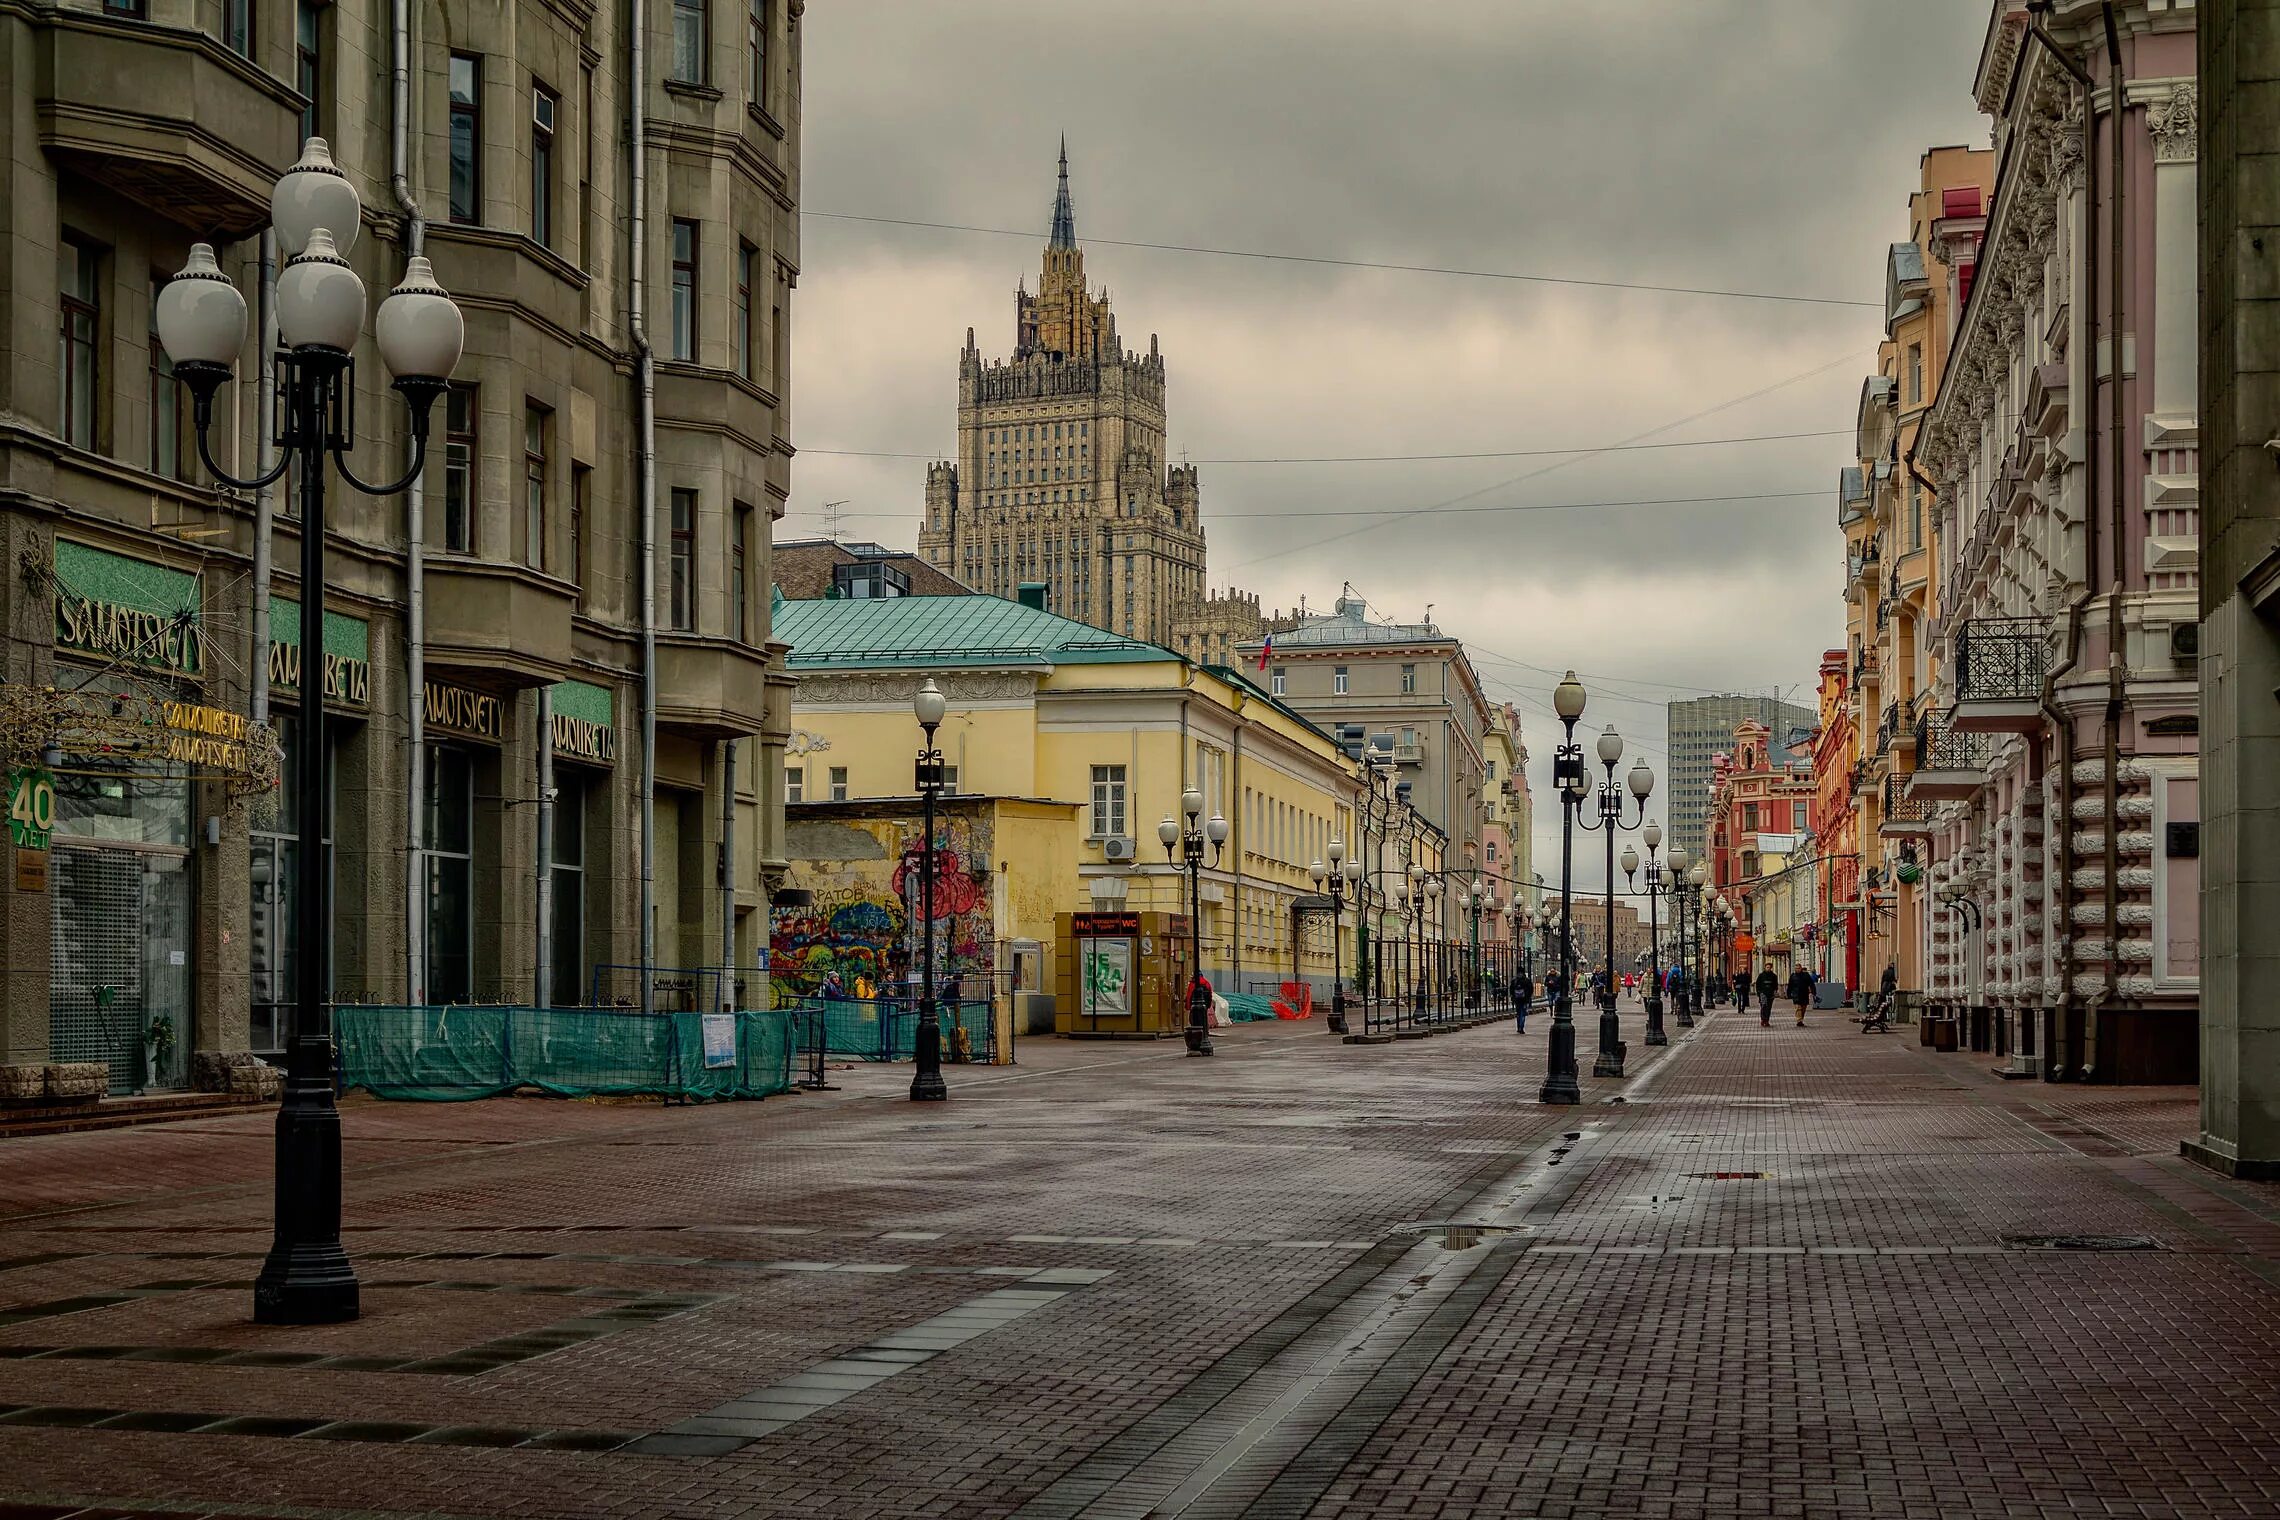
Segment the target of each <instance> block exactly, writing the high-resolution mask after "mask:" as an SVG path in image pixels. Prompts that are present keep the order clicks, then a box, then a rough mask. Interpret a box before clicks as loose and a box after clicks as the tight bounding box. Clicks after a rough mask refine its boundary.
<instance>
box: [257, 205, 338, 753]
mask: <svg viewBox="0 0 2280 1520" xmlns="http://www.w3.org/2000/svg"><path fill="white" fill-rule="evenodd" d="M256 309H257V312H258V316H257V318H256V325H255V332H256V333H257V335H258V336H257V337H256V338H255V341H256V342H257V343H259V344H260V345H261V357H260V360H259V361H258V363H259V367H258V368H257V369H256V370H255V372H254V373H255V375H256V377H257V378H256V379H255V381H254V397H255V400H254V428H253V437H254V445H253V446H254V449H255V454H254V460H255V466H256V469H257V470H258V471H259V473H261V474H263V475H267V474H268V473H269V467H270V466H271V465H272V464H273V463H275V462H276V461H275V458H274V456H273V455H272V454H271V452H270V444H271V438H270V429H269V419H270V418H271V417H274V416H276V415H277V234H276V232H275V231H274V230H271V231H268V232H264V233H263V234H262V235H261V291H260V295H259V297H258V306H257V308H256ZM276 521H277V482H275V481H271V482H270V483H269V484H268V485H265V486H263V487H262V488H261V489H260V490H258V491H256V492H254V494H253V656H252V659H251V660H250V661H249V662H248V663H250V664H251V666H252V667H253V668H252V675H253V700H252V708H253V721H254V722H256V723H267V722H268V721H269V578H270V575H271V573H272V571H273V567H274V565H275V563H276V561H275V559H274V557H273V555H272V553H271V550H270V547H269V531H270V528H271V527H272V525H274V524H275V522H276ZM301 668H302V669H303V670H307V669H308V651H307V650H303V651H302V652H301ZM306 684H307V681H306V678H304V679H303V685H306ZM318 695H319V700H320V701H321V700H322V699H323V688H322V687H321V686H320V687H319V688H318Z"/></svg>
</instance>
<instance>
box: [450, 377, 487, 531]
mask: <svg viewBox="0 0 2280 1520" xmlns="http://www.w3.org/2000/svg"><path fill="white" fill-rule="evenodd" d="M462 397H464V398H465V400H466V418H465V420H466V424H467V425H466V426H465V427H464V428H461V427H457V426H454V421H455V419H454V417H453V415H452V413H453V408H454V407H455V406H456V405H457V404H458V403H459V401H460V398H462ZM482 438H483V394H482V388H481V387H480V386H478V385H475V384H473V383H468V384H461V383H459V382H458V381H453V382H452V383H451V384H450V385H448V386H446V387H445V389H444V393H443V552H444V553H446V554H473V553H474V552H475V498H476V475H477V471H478V470H479V469H480V468H481V462H482V458H483V455H482ZM455 476H456V477H457V479H458V482H459V500H458V502H457V504H456V507H455V505H454V503H453V501H452V482H453V478H454V477H455ZM455 510H456V512H457V514H458V519H459V520H458V524H457V527H458V532H457V533H456V534H455V533H454V532H453V531H452V529H453V522H452V516H453V513H454V511H455Z"/></svg>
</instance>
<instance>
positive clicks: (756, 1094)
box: [333, 1007, 796, 1102]
mask: <svg viewBox="0 0 2280 1520" xmlns="http://www.w3.org/2000/svg"><path fill="white" fill-rule="evenodd" d="M333 1027H334V1029H335V1031H336V1034H337V1037H338V1048H339V1061H340V1083H341V1086H342V1088H343V1089H346V1088H352V1087H361V1088H363V1089H364V1090H365V1091H366V1092H369V1093H371V1094H372V1095H373V1096H375V1097H380V1098H402V1099H412V1100H417V1101H425V1102H455V1101H460V1100H464V1099H469V1098H489V1097H496V1096H498V1095H500V1094H502V1093H509V1092H514V1091H516V1090H518V1089H522V1088H531V1089H535V1090H536V1091H539V1092H544V1093H554V1094H558V1095H560V1096H562V1097H615V1096H639V1095H648V1096H655V1097H663V1098H674V1099H685V1100H692V1101H694V1100H707V1099H724V1098H764V1097H767V1096H769V1095H770V1094H772V1093H780V1092H788V1091H790V1089H791V1085H792V1049H793V1045H794V1043H795V1040H796V1031H795V1029H794V1028H793V1019H792V1016H791V1015H790V1014H788V1013H786V1012H782V1011H767V1012H739V1013H657V1014H644V1013H638V1012H632V1011H628V1010H624V1009H609V1008H518V1007H455V1008H437V1007H397V1008H374V1007H344V1008H339V1009H336V1010H335V1011H334V1013H333Z"/></svg>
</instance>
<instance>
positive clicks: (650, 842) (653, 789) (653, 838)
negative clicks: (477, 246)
mask: <svg viewBox="0 0 2280 1520" xmlns="http://www.w3.org/2000/svg"><path fill="white" fill-rule="evenodd" d="M397 3H398V4H404V3H406V0H397ZM626 17H627V20H626V30H627V34H628V35H627V62H628V69H627V73H628V75H629V77H630V79H631V84H630V86H629V87H628V90H627V96H628V101H629V105H628V108H627V115H628V116H629V118H630V121H629V129H628V133H627V142H628V145H629V151H630V153H631V156H632V168H633V173H632V192H633V217H632V232H631V243H632V251H631V257H630V262H629V268H628V278H627V281H626V327H627V332H628V334H629V335H630V336H631V338H632V339H633V356H634V359H633V367H634V402H635V420H636V426H637V429H638V433H639V439H638V442H637V445H636V448H635V452H634V482H635V490H634V499H635V501H636V503H637V504H638V506H639V509H640V512H641V531H640V534H639V535H638V545H639V552H640V554H641V795H640V807H641V1011H642V1012H644V1013H649V1012H652V1011H654V1010H655V1008H656V1006H657V906H656V903H657V361H656V355H655V354H654V353H653V352H652V351H651V350H650V347H649V313H648V297H649V281H648V276H647V269H648V262H649V205H648V195H649V166H648V152H649V144H648V127H647V123H646V120H645V117H644V111H645V109H646V105H647V99H648V91H649V45H648V38H647V36H646V34H645V32H644V29H643V22H644V19H645V18H644V13H643V8H642V6H641V5H640V4H639V3H638V0H636V3H635V4H632V5H630V6H628V7H627V8H626Z"/></svg>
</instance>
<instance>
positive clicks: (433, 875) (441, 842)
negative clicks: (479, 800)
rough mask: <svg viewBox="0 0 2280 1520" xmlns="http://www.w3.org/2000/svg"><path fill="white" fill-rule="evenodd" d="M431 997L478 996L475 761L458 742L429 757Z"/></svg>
mask: <svg viewBox="0 0 2280 1520" xmlns="http://www.w3.org/2000/svg"><path fill="white" fill-rule="evenodd" d="M426 806H427V854H426V862H427V997H428V1001H429V1002H431V1003H464V1002H466V1001H467V1000H468V999H469V998H470V997H472V996H473V995H474V981H475V976H474V971H475V829H474V814H475V764H474V757H473V756H472V755H471V754H469V752H468V751H466V750H464V749H461V748H460V747H458V746H457V745H453V744H431V745H429V746H428V756H427V798H426Z"/></svg>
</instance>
